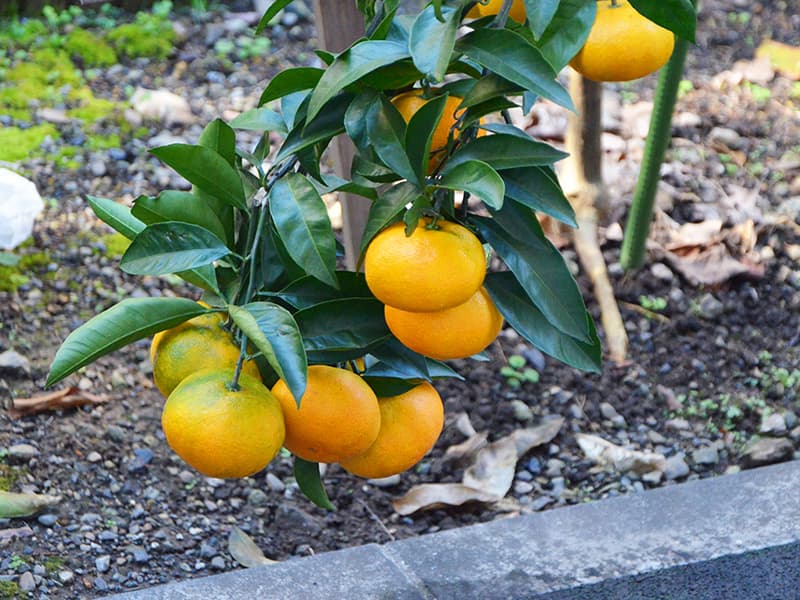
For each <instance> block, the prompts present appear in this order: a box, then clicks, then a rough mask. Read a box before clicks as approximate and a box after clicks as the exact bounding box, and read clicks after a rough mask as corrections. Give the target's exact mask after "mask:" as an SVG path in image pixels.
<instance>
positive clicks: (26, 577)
mask: <svg viewBox="0 0 800 600" xmlns="http://www.w3.org/2000/svg"><path fill="white" fill-rule="evenodd" d="M18 585H19V591H21V592H25V593H27V592H32V591H33V590H35V589H36V580H35V579H34V578H33V573H31V572H30V571H25V572H24V573H23V574H22V575H20V576H19V582H18Z"/></svg>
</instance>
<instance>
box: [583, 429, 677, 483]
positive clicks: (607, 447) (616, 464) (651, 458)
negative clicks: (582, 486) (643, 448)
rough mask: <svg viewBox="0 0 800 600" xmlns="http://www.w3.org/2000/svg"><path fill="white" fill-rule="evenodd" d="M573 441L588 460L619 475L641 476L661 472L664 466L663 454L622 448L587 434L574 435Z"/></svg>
mask: <svg viewBox="0 0 800 600" xmlns="http://www.w3.org/2000/svg"><path fill="white" fill-rule="evenodd" d="M575 440H576V441H577V442H578V446H580V447H581V450H583V453H584V454H585V455H586V457H587V458H588V459H589V460H591V461H593V462H595V463H597V464H599V465H601V466H604V467H606V468H608V467H610V468H612V469H614V470H615V471H619V472H620V473H625V472H627V471H633V472H635V473H638V474H640V475H641V474H643V473H649V472H650V471H661V472H663V471H664V468H665V466H666V458H665V457H664V455H663V454H657V453H655V452H640V451H639V450H631V449H629V448H623V447H622V446H617V445H616V444H612V443H611V442H609V441H607V440H604V439H603V438H601V437H598V436H596V435H589V434H587V433H576V434H575Z"/></svg>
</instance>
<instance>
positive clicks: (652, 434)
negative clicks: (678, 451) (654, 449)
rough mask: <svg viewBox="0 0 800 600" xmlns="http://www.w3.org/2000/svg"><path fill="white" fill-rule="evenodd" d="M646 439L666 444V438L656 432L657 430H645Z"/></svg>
mask: <svg viewBox="0 0 800 600" xmlns="http://www.w3.org/2000/svg"><path fill="white" fill-rule="evenodd" d="M647 439H649V440H650V441H651V442H652V443H654V444H666V443H667V438H665V437H664V436H663V435H661V434H660V433H658V432H657V431H653V430H652V429H651V430H650V431H648V432H647Z"/></svg>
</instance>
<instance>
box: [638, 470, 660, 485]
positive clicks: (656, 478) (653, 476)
mask: <svg viewBox="0 0 800 600" xmlns="http://www.w3.org/2000/svg"><path fill="white" fill-rule="evenodd" d="M663 475H664V474H663V473H662V472H661V471H659V470H658V469H654V470H652V471H648V472H647V473H645V474H644V475H642V481H644V482H645V483H649V484H652V485H658V484H659V483H661V478H662V477H663ZM636 483H638V481H637V482H636Z"/></svg>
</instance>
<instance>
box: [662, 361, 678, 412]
mask: <svg viewBox="0 0 800 600" xmlns="http://www.w3.org/2000/svg"><path fill="white" fill-rule="evenodd" d="M663 370H664V369H663V367H662V368H661V371H663ZM669 370H670V371H671V370H672V366H671V365H670V368H669ZM656 393H657V394H658V397H659V398H661V400H663V401H664V404H666V405H667V409H668V410H672V411H678V410H681V409H682V408H683V402H681V401H680V400H678V397H677V396H676V395H675V392H674V391H672V389H671V388H668V387H667V386H665V385H661V384H658V385H656Z"/></svg>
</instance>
